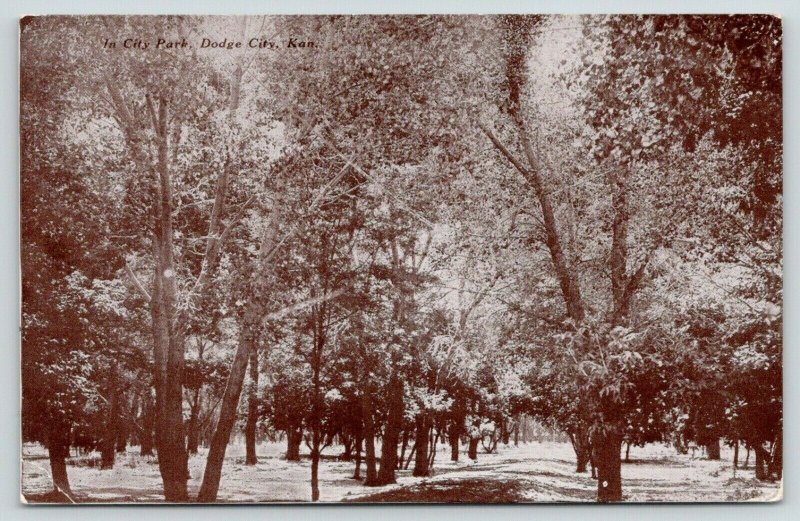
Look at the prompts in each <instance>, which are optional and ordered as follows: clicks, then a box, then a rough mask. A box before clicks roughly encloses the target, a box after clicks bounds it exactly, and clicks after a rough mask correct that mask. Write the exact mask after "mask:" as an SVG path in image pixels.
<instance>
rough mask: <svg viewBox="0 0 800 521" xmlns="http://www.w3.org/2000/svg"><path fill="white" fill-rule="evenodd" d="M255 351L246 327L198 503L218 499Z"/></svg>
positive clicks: (226, 392)
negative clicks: (243, 389)
mask: <svg viewBox="0 0 800 521" xmlns="http://www.w3.org/2000/svg"><path fill="white" fill-rule="evenodd" d="M248 322H249V321H248ZM254 349H255V339H254V338H253V333H252V331H250V329H249V327H246V326H245V327H244V330H243V331H242V333H241V339H240V342H239V347H238V348H237V349H236V354H235V355H234V358H233V364H232V365H231V372H230V375H229V376H228V382H227V384H226V385H225V392H224V394H223V396H222V403H221V404H220V410H219V419H218V420H217V426H216V428H215V429H214V435H213V436H212V438H211V444H210V445H209V448H208V457H207V459H206V469H205V472H204V473H203V483H202V485H201V486H200V492H199V493H198V495H197V500H198V501H199V502H201V503H213V502H214V501H216V500H217V493H218V492H219V481H220V479H221V478H222V464H223V462H224V461H225V451H226V449H227V448H228V441H229V440H230V437H231V431H232V430H233V424H234V423H235V422H236V412H237V409H238V405H239V398H240V396H241V394H242V385H243V384H244V377H245V374H246V373H247V363H248V361H249V358H250V353H251V351H252V350H254ZM159 459H160V454H159Z"/></svg>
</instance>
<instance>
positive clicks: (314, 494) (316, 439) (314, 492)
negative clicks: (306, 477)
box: [311, 427, 321, 501]
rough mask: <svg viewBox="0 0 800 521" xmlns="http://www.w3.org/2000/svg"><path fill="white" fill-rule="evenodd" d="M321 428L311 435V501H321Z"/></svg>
mask: <svg viewBox="0 0 800 521" xmlns="http://www.w3.org/2000/svg"><path fill="white" fill-rule="evenodd" d="M320 441H321V440H320V432H319V427H316V428H314V429H313V430H312V433H311V501H319V447H320Z"/></svg>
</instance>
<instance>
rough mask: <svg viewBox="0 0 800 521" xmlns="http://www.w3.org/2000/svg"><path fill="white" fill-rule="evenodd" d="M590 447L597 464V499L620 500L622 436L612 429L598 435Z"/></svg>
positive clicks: (602, 501)
mask: <svg viewBox="0 0 800 521" xmlns="http://www.w3.org/2000/svg"><path fill="white" fill-rule="evenodd" d="M593 439H594V438H593ZM592 448H593V449H594V453H595V465H596V466H597V500H598V501H599V502H601V503H608V502H612V501H622V461H621V458H620V450H621V449H622V436H621V435H620V434H619V433H617V432H614V431H611V432H606V433H604V434H602V435H598V436H597V439H596V441H594V442H593V443H592Z"/></svg>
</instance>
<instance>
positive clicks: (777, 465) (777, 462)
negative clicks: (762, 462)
mask: <svg viewBox="0 0 800 521" xmlns="http://www.w3.org/2000/svg"><path fill="white" fill-rule="evenodd" d="M769 475H770V477H771V478H772V479H781V478H782V477H783V432H778V436H777V438H776V439H775V444H774V445H773V446H772V454H771V456H770V459H769Z"/></svg>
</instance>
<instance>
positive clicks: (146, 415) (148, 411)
mask: <svg viewBox="0 0 800 521" xmlns="http://www.w3.org/2000/svg"><path fill="white" fill-rule="evenodd" d="M155 421H156V417H155V414H154V411H153V398H152V396H151V395H150V389H147V390H146V391H145V393H144V396H143V397H142V432H141V433H140V434H139V446H140V453H141V455H142V456H152V455H153V429H154V427H155Z"/></svg>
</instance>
